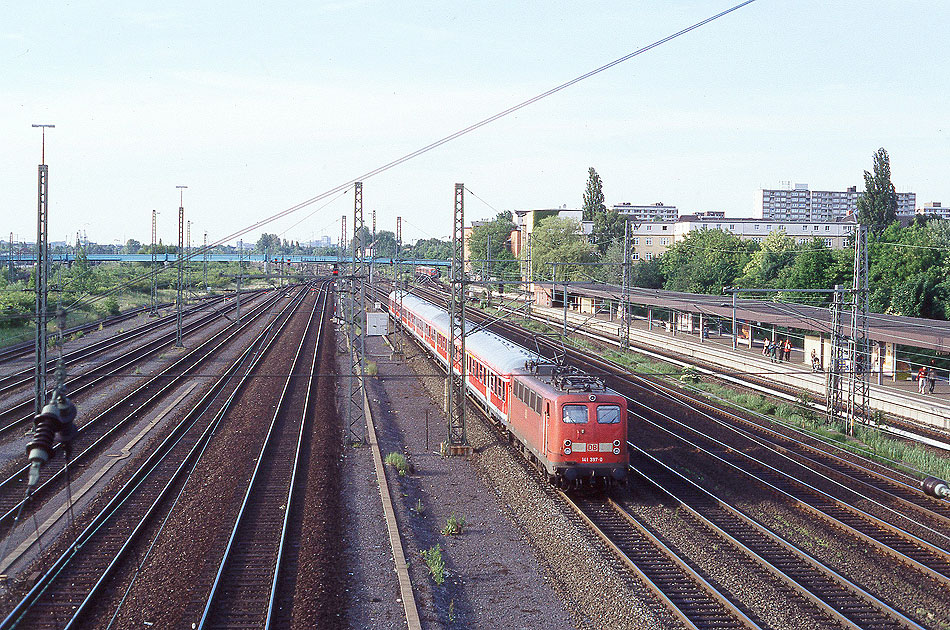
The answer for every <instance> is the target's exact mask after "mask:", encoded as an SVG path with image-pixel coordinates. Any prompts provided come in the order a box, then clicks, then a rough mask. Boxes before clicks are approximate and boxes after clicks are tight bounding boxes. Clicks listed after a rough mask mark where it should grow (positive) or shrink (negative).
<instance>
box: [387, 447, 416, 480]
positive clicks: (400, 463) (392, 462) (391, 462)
mask: <svg viewBox="0 0 950 630" xmlns="http://www.w3.org/2000/svg"><path fill="white" fill-rule="evenodd" d="M383 463H385V464H386V465H387V466H392V467H393V468H395V469H396V471H397V472H398V473H399V476H400V477H405V476H406V475H408V474H410V473H411V472H412V466H410V464H409V461H408V460H406V456H405V455H403V454H402V453H390V454H389V455H387V456H386V459H384V460H383Z"/></svg>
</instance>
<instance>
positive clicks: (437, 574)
mask: <svg viewBox="0 0 950 630" xmlns="http://www.w3.org/2000/svg"><path fill="white" fill-rule="evenodd" d="M422 560H423V562H425V563H426V566H427V567H429V575H431V576H432V581H433V582H435V583H436V584H438V585H439V586H442V583H443V582H445V558H443V557H442V545H441V544H437V545H436V546H434V547H430V548H428V549H426V550H424V551H423V552H422Z"/></svg>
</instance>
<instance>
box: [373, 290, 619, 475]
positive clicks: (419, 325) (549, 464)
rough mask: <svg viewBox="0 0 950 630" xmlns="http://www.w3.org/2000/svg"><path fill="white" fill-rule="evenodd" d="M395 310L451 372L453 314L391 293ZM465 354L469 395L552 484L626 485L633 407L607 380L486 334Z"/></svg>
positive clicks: (471, 338)
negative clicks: (547, 360)
mask: <svg viewBox="0 0 950 630" xmlns="http://www.w3.org/2000/svg"><path fill="white" fill-rule="evenodd" d="M389 306H390V313H391V314H392V316H393V317H394V318H395V317H399V318H400V319H401V320H402V323H403V325H404V326H405V327H406V329H407V330H409V331H410V332H411V333H412V335H413V336H414V337H415V338H416V339H417V340H418V341H419V342H420V343H421V344H422V345H423V346H425V347H426V348H427V349H428V350H429V351H430V352H431V353H432V354H433V356H435V358H436V359H438V360H439V361H440V362H441V363H442V364H443V365H448V330H449V317H448V313H446V312H445V311H444V310H442V309H441V308H438V307H437V306H434V305H432V304H429V303H428V302H426V301H424V300H422V299H420V298H418V297H415V296H413V295H410V294H408V293H404V292H401V291H398V292H397V291H394V292H393V293H392V294H390V296H389ZM465 354H466V357H465V360H466V362H467V363H466V372H467V378H466V380H467V383H466V385H467V387H468V389H469V392H470V393H471V394H472V396H473V397H474V398H475V399H476V400H477V401H478V402H479V403H480V404H481V406H482V407H483V408H484V409H485V410H486V411H487V412H488V413H489V414H491V415H492V416H493V417H494V418H495V419H497V420H498V421H499V422H501V424H503V425H504V427H505V429H506V430H507V431H508V432H509V433H510V434H511V435H512V436H513V437H514V438H515V439H516V440H517V442H518V443H519V444H520V445H521V447H522V450H523V451H524V452H525V454H526V455H527V456H528V457H529V458H530V459H531V460H532V461H534V462H535V463H537V464H538V465H539V466H540V467H541V468H543V469H544V471H545V472H546V473H547V474H548V477H549V479H550V480H551V481H552V482H554V483H557V484H559V485H575V484H578V483H584V484H593V483H601V484H603V485H609V484H610V483H611V482H614V481H620V480H623V479H625V478H626V475H627V445H626V436H627V403H626V400H625V399H624V398H623V396H621V395H620V394H618V393H617V392H615V391H613V390H610V389H608V388H607V387H606V386H605V384H604V382H603V380H602V379H600V378H597V377H594V376H590V375H587V374H582V373H580V372H578V371H576V370H574V369H572V368H566V367H564V366H559V365H554V364H552V363H545V362H542V361H538V360H537V359H538V357H537V356H536V355H535V354H533V353H531V352H529V351H528V350H527V349H525V348H522V347H521V346H519V345H516V344H514V343H512V342H510V341H508V340H507V339H504V338H502V337H499V336H498V335H495V334H494V333H491V332H488V331H486V330H479V331H477V332H475V333H471V334H469V335H466V337H465ZM458 367H459V366H458V365H456V371H457V370H458Z"/></svg>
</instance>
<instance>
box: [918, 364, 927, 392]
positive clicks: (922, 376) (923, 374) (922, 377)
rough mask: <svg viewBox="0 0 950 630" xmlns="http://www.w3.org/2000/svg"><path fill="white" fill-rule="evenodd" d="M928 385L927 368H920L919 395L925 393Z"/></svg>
mask: <svg viewBox="0 0 950 630" xmlns="http://www.w3.org/2000/svg"><path fill="white" fill-rule="evenodd" d="M926 384H927V368H925V367H924V366H922V365H921V366H920V369H919V370H917V393H918V394H923V393H924V386H925V385H926Z"/></svg>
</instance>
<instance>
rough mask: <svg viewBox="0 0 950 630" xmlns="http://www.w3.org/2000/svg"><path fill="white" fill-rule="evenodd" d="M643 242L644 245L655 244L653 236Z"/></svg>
mask: <svg viewBox="0 0 950 630" xmlns="http://www.w3.org/2000/svg"><path fill="white" fill-rule="evenodd" d="M643 244H644V245H653V239H652V238H647V239H644V241H643Z"/></svg>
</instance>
